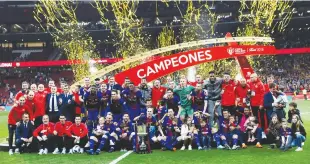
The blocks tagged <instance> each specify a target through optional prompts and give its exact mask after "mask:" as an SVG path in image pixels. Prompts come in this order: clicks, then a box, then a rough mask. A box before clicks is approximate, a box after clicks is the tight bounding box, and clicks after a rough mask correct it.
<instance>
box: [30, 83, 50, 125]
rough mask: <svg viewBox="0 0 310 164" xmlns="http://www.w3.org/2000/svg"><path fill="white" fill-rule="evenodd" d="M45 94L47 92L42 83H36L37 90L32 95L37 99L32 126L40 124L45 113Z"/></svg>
mask: <svg viewBox="0 0 310 164" xmlns="http://www.w3.org/2000/svg"><path fill="white" fill-rule="evenodd" d="M46 95H47V92H46V91H44V85H43V84H39V85H38V91H37V92H36V93H35V95H34V99H35V100H37V101H36V102H37V103H36V106H37V108H36V110H35V112H34V114H33V115H34V116H33V117H34V126H35V127H38V126H39V125H41V124H42V116H44V115H45V108H46Z"/></svg>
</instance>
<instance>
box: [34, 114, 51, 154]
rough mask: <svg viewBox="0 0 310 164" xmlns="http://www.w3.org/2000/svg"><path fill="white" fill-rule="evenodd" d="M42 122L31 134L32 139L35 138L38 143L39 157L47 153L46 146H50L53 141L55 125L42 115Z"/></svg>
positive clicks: (46, 116)
mask: <svg viewBox="0 0 310 164" xmlns="http://www.w3.org/2000/svg"><path fill="white" fill-rule="evenodd" d="M42 122H43V124H41V125H40V126H39V127H38V128H37V129H36V130H34V132H33V137H35V138H37V140H38V142H39V148H40V151H39V155H42V154H47V153H48V150H47V148H48V145H50V144H52V141H53V139H54V134H53V132H54V127H55V124H54V123H51V122H49V117H48V115H44V116H43V117H42Z"/></svg>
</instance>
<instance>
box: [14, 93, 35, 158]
mask: <svg viewBox="0 0 310 164" xmlns="http://www.w3.org/2000/svg"><path fill="white" fill-rule="evenodd" d="M24 113H28V114H29V117H31V116H30V115H31V114H32V113H31V112H30V110H29V109H28V107H27V106H25V97H23V96H22V97H20V98H19V100H18V104H17V105H14V106H13V108H12V109H11V111H10V113H9V116H8V130H9V154H10V155H13V146H12V145H13V136H14V134H15V130H16V125H19V123H18V122H19V121H21V120H22V117H23V114H24Z"/></svg>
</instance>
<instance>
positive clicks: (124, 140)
mask: <svg viewBox="0 0 310 164" xmlns="http://www.w3.org/2000/svg"><path fill="white" fill-rule="evenodd" d="M118 125H119V127H120V131H119V136H120V145H121V152H126V151H127V148H128V143H129V142H130V140H132V137H133V127H132V122H131V121H130V119H129V114H128V113H125V114H124V115H123V120H121V121H120V122H119V123H118Z"/></svg>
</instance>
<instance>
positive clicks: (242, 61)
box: [225, 33, 254, 80]
mask: <svg viewBox="0 0 310 164" xmlns="http://www.w3.org/2000/svg"><path fill="white" fill-rule="evenodd" d="M225 37H226V38H232V36H231V34H230V33H227V34H226V36H225ZM228 45H229V46H237V45H238V43H237V42H230V43H228ZM235 59H236V61H237V62H238V64H239V66H240V68H241V73H242V76H243V77H244V78H245V79H246V80H249V79H250V76H251V74H252V73H254V70H253V68H252V67H251V65H250V63H249V61H248V59H247V58H246V57H245V56H236V57H235Z"/></svg>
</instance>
